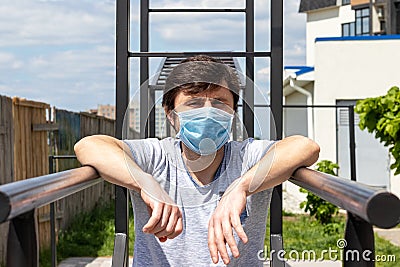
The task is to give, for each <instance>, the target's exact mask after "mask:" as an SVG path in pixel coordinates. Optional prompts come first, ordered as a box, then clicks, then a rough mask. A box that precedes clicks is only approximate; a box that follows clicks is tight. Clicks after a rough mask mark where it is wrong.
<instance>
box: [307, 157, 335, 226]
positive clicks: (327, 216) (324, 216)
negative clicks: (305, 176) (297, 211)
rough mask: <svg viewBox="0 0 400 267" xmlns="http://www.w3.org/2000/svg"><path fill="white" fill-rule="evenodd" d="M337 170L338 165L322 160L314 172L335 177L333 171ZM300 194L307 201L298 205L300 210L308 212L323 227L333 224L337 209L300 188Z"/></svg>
mask: <svg viewBox="0 0 400 267" xmlns="http://www.w3.org/2000/svg"><path fill="white" fill-rule="evenodd" d="M338 168H339V165H337V164H336V163H333V162H332V161H330V160H322V161H320V162H318V163H317V168H316V170H317V171H320V172H324V173H327V174H332V175H336V174H335V169H338ZM300 192H302V193H307V200H306V201H303V202H301V203H300V208H302V209H304V211H305V212H309V213H310V215H311V216H314V217H315V219H316V220H317V221H318V222H319V223H321V224H323V225H328V224H330V223H333V222H334V220H333V216H334V215H336V214H337V213H338V211H339V208H338V207H336V206H335V205H333V204H331V203H329V202H327V201H325V200H323V199H322V198H320V197H318V196H316V195H314V194H313V193H311V192H309V191H308V190H306V189H304V188H300Z"/></svg>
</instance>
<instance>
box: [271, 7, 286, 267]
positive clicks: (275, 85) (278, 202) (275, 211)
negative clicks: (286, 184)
mask: <svg viewBox="0 0 400 267" xmlns="http://www.w3.org/2000/svg"><path fill="white" fill-rule="evenodd" d="M282 71H283V0H276V1H271V72H270V80H271V86H270V93H271V94H270V95H271V103H270V104H271V112H272V118H271V129H270V131H271V139H276V140H279V139H282V129H283V125H282V124H283V120H282V109H283V94H282V91H283V88H282V87H283V85H282V83H283V73H282ZM273 121H275V129H273V123H272V122H273ZM270 233H271V236H270V243H271V250H272V249H273V250H275V251H279V250H283V238H282V185H279V186H276V187H275V188H274V190H273V194H272V200H271V206H270ZM271 260H272V266H273V267H277V266H279V267H280V266H285V262H284V261H281V260H279V258H278V257H277V253H274V254H273V256H272V259H271Z"/></svg>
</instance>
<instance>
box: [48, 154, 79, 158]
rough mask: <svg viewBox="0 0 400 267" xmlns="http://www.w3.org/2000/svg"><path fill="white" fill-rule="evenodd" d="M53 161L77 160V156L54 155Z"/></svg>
mask: <svg viewBox="0 0 400 267" xmlns="http://www.w3.org/2000/svg"><path fill="white" fill-rule="evenodd" d="M51 157H52V158H53V159H76V156H75V155H53V156H51Z"/></svg>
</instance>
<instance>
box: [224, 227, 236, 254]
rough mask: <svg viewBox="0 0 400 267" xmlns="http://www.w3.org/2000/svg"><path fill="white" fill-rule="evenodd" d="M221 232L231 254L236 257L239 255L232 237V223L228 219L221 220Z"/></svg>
mask: <svg viewBox="0 0 400 267" xmlns="http://www.w3.org/2000/svg"><path fill="white" fill-rule="evenodd" d="M222 232H223V234H224V238H225V241H226V243H228V245H229V248H230V250H231V252H232V255H233V256H234V257H235V258H237V257H239V250H238V248H237V245H236V241H235V238H234V237H233V231H232V225H231V223H230V222H229V221H228V220H225V221H223V222H222Z"/></svg>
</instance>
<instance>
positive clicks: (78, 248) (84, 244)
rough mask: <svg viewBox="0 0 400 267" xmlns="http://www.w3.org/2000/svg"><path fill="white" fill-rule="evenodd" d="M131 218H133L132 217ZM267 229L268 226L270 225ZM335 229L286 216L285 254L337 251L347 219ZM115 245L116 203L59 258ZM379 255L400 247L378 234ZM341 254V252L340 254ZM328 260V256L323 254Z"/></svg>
mask: <svg viewBox="0 0 400 267" xmlns="http://www.w3.org/2000/svg"><path fill="white" fill-rule="evenodd" d="M130 217H132V216H130ZM267 226H268V225H267ZM336 226H337V227H336V228H335V229H336V230H337V231H331V232H330V233H328V234H324V227H323V226H322V225H320V224H318V223H317V222H316V221H315V220H314V219H313V218H311V217H310V216H308V215H295V214H291V213H284V218H283V235H284V236H283V238H284V245H285V251H286V252H290V251H292V250H295V251H297V252H299V253H300V254H301V252H302V251H304V250H314V251H315V253H316V255H317V257H320V255H321V254H322V250H327V249H329V247H330V248H332V249H337V250H338V247H337V240H339V239H343V237H344V229H345V217H344V216H343V215H338V216H337V217H336ZM129 231H130V237H131V238H130V244H129V247H130V249H131V248H133V243H134V230H133V218H130V222H129ZM265 245H266V246H267V247H269V226H268V227H267V234H266V238H265ZM113 246H114V207H113V203H112V204H110V205H107V206H100V207H97V208H96V209H94V210H93V211H92V212H91V213H86V214H82V215H81V216H78V217H77V218H76V219H75V220H74V221H73V223H72V224H71V226H70V227H69V229H68V230H67V231H64V232H62V233H60V235H59V242H58V246H57V256H58V257H57V258H58V261H61V260H63V259H65V258H68V257H80V256H82V257H83V256H86V257H96V256H111V255H112V252H113ZM375 249H376V250H375V253H376V255H395V256H396V260H397V261H400V247H397V246H394V245H392V244H391V243H390V242H388V241H386V240H384V239H382V238H380V237H378V236H377V235H375ZM338 254H339V253H338ZM324 258H325V259H328V258H329V255H328V254H327V253H325V254H324ZM50 263H51V262H50V251H49V250H46V251H43V252H42V253H41V254H40V266H42V267H48V266H51V264H50ZM376 266H377V267H395V266H398V263H397V264H396V262H385V263H383V262H377V264H376Z"/></svg>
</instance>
